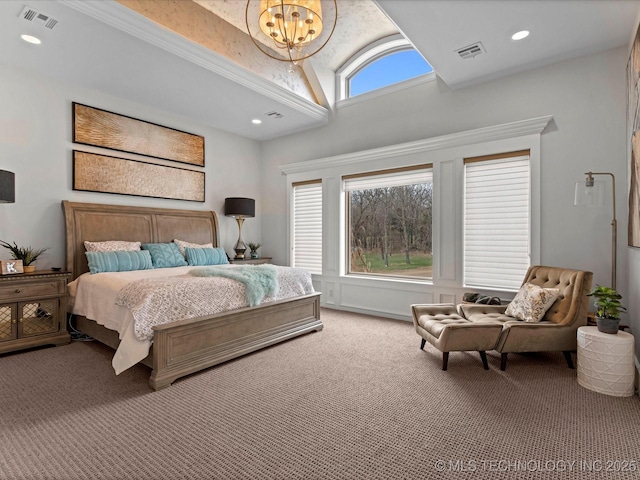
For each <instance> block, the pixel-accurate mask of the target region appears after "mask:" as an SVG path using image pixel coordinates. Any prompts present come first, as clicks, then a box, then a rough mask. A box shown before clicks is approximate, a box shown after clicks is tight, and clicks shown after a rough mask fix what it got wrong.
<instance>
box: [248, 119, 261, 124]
mask: <svg viewBox="0 0 640 480" xmlns="http://www.w3.org/2000/svg"><path fill="white" fill-rule="evenodd" d="M251 123H253V124H254V125H260V124H261V123H262V120H260V119H258V118H254V119H253V120H251Z"/></svg>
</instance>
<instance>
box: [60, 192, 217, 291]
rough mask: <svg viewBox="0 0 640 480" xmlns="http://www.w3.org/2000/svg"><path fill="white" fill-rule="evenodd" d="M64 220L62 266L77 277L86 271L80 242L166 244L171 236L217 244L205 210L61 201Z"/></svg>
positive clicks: (210, 215) (212, 221)
mask: <svg viewBox="0 0 640 480" xmlns="http://www.w3.org/2000/svg"><path fill="white" fill-rule="evenodd" d="M62 208H63V209H64V216H65V223H66V240H67V261H66V269H67V270H68V271H69V272H71V273H72V275H73V278H74V279H75V278H77V277H78V276H80V275H82V274H83V273H85V272H88V271H89V266H88V264H87V258H86V256H85V248H84V241H85V240H88V241H91V242H102V241H106V240H126V241H133V242H136V241H139V242H142V243H167V242H171V241H173V240H174V239H176V238H177V239H179V240H184V241H186V242H192V243H213V246H214V247H216V246H218V218H217V217H216V213H215V212H211V211H206V210H174V209H165V208H150V207H130V206H123V205H103V204H98V203H76V202H69V201H67V200H63V201H62Z"/></svg>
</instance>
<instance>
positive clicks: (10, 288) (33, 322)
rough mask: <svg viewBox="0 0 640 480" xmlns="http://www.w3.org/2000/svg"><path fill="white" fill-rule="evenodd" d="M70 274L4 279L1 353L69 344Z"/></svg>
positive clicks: (0, 285)
mask: <svg viewBox="0 0 640 480" xmlns="http://www.w3.org/2000/svg"><path fill="white" fill-rule="evenodd" d="M70 280H71V275H70V274H69V273H68V272H54V271H52V270H40V271H36V272H33V273H18V274H13V275H2V276H0V353H5V352H12V351H14V350H22V349H25V348H31V347H36V346H40V345H60V344H63V343H69V342H70V341H71V338H70V336H69V332H67V321H66V314H67V283H69V281H70Z"/></svg>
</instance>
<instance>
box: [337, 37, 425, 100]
mask: <svg viewBox="0 0 640 480" xmlns="http://www.w3.org/2000/svg"><path fill="white" fill-rule="evenodd" d="M403 50H415V48H414V47H413V45H412V44H411V42H409V40H407V39H406V38H404V37H403V36H402V35H401V34H396V35H390V36H388V37H385V38H382V39H380V40H378V41H376V42H373V43H370V44H369V45H367V46H366V47H364V48H362V49H360V50H359V51H358V52H356V53H355V54H354V55H353V56H352V57H351V58H350V59H349V60H347V61H346V62H345V63H344V64H343V66H342V67H340V68H339V69H338V71H337V72H336V94H337V98H336V99H337V102H340V103H341V102H345V101H349V100H352V99H356V98H357V99H360V97H365V98H371V97H374V96H377V95H381V94H386V93H390V92H391V91H397V90H399V89H403V88H408V87H410V86H414V85H416V84H420V83H424V82H427V81H430V80H433V79H435V72H430V73H426V74H424V75H418V76H417V77H413V78H409V79H407V80H403V81H401V82H397V83H394V84H391V85H387V86H386V87H381V88H377V89H375V90H372V91H370V92H366V93H363V94H360V95H356V96H355V97H351V96H350V94H349V81H350V80H351V78H352V77H353V76H354V75H356V74H358V73H359V72H360V71H361V70H362V69H363V68H366V67H367V66H368V65H369V64H371V63H373V62H375V61H376V60H378V59H380V58H382V57H385V56H387V55H391V54H393V53H396V52H400V51H403ZM416 51H417V50H416ZM399 86H401V87H399Z"/></svg>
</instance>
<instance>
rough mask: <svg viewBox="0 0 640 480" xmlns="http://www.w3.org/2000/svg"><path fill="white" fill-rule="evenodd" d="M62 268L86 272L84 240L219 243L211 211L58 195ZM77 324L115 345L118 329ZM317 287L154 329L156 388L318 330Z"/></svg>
mask: <svg viewBox="0 0 640 480" xmlns="http://www.w3.org/2000/svg"><path fill="white" fill-rule="evenodd" d="M62 206H63V209H64V214H65V221H66V242H67V252H66V253H67V262H66V268H67V270H68V271H69V272H71V274H72V276H73V278H74V279H75V278H77V277H78V276H80V275H81V274H83V273H85V272H87V271H89V267H88V264H87V259H86V256H85V248H84V243H83V242H84V241H85V240H88V241H106V240H126V241H140V242H142V243H167V242H171V241H173V240H174V239H176V238H177V239H180V240H184V241H187V242H193V243H213V245H214V246H217V245H218V220H217V217H216V214H215V212H211V211H195V210H174V209H160V208H148V207H130V206H118V205H103V204H95V203H74V202H69V201H66V200H64V201H63V202H62ZM74 318H75V320H76V325H75V326H76V328H77V329H78V330H80V331H82V332H84V333H86V334H88V335H90V336H92V337H93V338H95V339H96V340H98V341H100V342H102V343H104V344H106V345H109V346H110V347H112V348H117V346H118V344H119V343H120V340H119V338H118V332H116V331H113V330H109V329H107V328H105V327H103V326H102V325H99V324H97V323H96V322H94V321H93V320H89V319H87V318H85V317H82V316H78V315H76V316H74ZM322 328H323V325H322V322H321V320H320V293H312V294H309V295H304V296H301V297H296V298H293V299H288V300H281V301H277V302H270V303H266V304H264V305H259V306H256V307H248V308H242V309H240V310H234V311H231V312H224V313H220V314H215V315H211V316H206V317H198V318H191V319H186V320H180V321H177V322H172V323H168V324H164V325H159V326H156V327H153V329H154V337H153V346H152V347H151V351H150V353H149V356H147V358H145V359H144V360H143V361H142V362H141V363H143V364H145V365H147V366H149V367H150V368H152V369H153V371H152V373H151V377H150V378H149V384H150V385H151V388H153V389H154V390H159V389H161V388H164V387H168V386H169V385H171V383H172V382H173V381H174V380H176V379H178V378H180V377H183V376H185V375H189V374H191V373H194V372H198V371H200V370H203V369H205V368H208V367H211V366H213V365H217V364H219V363H222V362H225V361H227V360H231V359H233V358H236V357H239V356H241V355H245V354H247V353H250V352H253V351H256V350H259V349H261V348H264V347H267V346H269V345H273V344H276V343H279V342H282V341H285V340H288V339H290V338H293V337H296V336H299V335H302V334H305V333H308V332H311V331H320V330H322Z"/></svg>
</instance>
